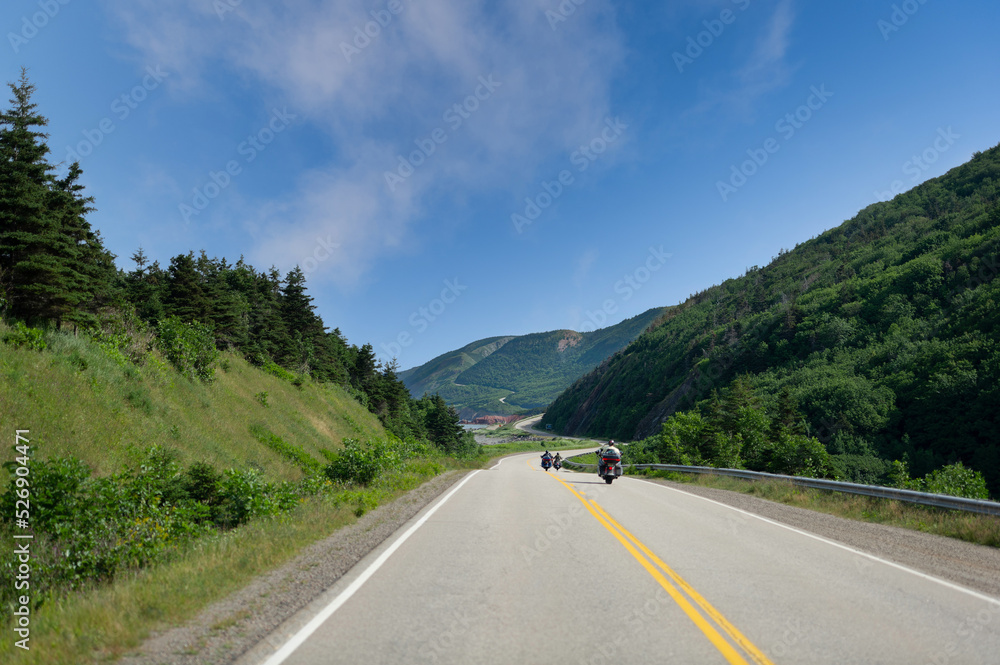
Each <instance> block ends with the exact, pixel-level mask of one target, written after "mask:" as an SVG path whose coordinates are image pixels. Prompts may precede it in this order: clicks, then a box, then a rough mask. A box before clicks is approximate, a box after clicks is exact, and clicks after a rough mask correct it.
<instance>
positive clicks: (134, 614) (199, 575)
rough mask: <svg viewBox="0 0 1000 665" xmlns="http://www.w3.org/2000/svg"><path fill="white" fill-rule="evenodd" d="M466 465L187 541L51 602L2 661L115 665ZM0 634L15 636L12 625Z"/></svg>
mask: <svg viewBox="0 0 1000 665" xmlns="http://www.w3.org/2000/svg"><path fill="white" fill-rule="evenodd" d="M462 466H463V463H460V462H456V461H455V460H450V459H448V458H441V459H433V460H412V461H411V462H410V463H408V464H407V465H406V466H405V467H404V468H403V469H402V470H401V471H398V472H396V473H393V474H389V475H387V476H385V477H384V478H382V479H381V480H380V481H379V482H378V483H376V484H374V485H373V486H372V487H369V488H360V489H350V490H344V491H341V492H337V493H333V494H329V495H322V496H319V497H316V498H313V499H311V500H309V501H306V502H305V503H303V504H301V505H300V506H299V507H298V508H296V509H295V510H294V511H293V512H292V513H290V514H287V515H285V516H282V517H277V518H271V519H264V520H257V521H254V522H251V523H250V524H248V525H246V526H244V527H241V528H239V529H235V530H233V531H228V532H224V533H221V534H217V535H214V536H211V537H208V538H203V539H200V540H198V541H195V542H193V543H190V544H188V545H187V546H186V547H185V548H184V549H183V550H182V551H180V552H179V553H178V554H177V555H176V556H174V557H173V558H172V559H171V560H170V561H168V562H166V563H164V564H162V565H158V566H155V567H152V568H149V569H146V570H143V571H139V572H135V573H133V574H131V575H127V576H122V577H120V578H118V579H116V580H115V581H114V582H112V583H110V584H107V585H101V586H98V587H93V588H91V589H90V590H87V591H83V592H78V593H74V594H71V595H68V596H65V597H63V598H61V599H59V600H56V601H53V602H50V603H48V604H46V605H43V606H42V607H41V608H39V609H37V610H35V611H34V612H33V613H32V616H31V642H30V645H31V649H30V651H22V650H21V649H18V648H16V647H15V646H14V644H13V642H14V640H12V639H4V640H2V641H0V662H17V663H24V664H25V665H28V664H36V663H37V664H39V665H40V664H51V665H77V664H81V665H82V664H86V663H97V662H105V661H107V660H109V659H114V658H117V657H120V656H122V655H124V654H126V653H128V652H129V651H130V650H133V649H135V648H136V647H137V646H138V645H139V644H140V643H141V642H142V640H143V639H145V638H146V637H147V636H148V635H150V634H151V633H152V632H153V631H160V630H164V629H167V628H169V627H171V626H176V625H180V624H182V623H184V622H185V621H188V620H190V619H191V618H192V617H193V616H195V615H197V613H198V612H199V611H201V610H202V609H204V608H205V607H207V606H208V605H210V604H211V603H213V602H215V601H217V600H220V599H222V598H224V597H226V596H227V595H229V594H231V593H233V592H235V591H237V590H238V589H240V588H242V587H244V586H246V585H247V584H248V583H249V582H251V581H252V580H253V579H254V578H255V577H257V576H259V575H261V574H263V573H266V572H268V571H270V570H273V569H275V568H277V567H279V566H280V565H282V564H283V563H285V562H287V561H289V560H290V559H292V558H293V557H294V556H295V555H297V554H298V553H299V552H300V551H301V550H302V549H303V548H304V547H306V546H308V545H310V544H312V543H314V542H316V541H318V540H321V539H323V538H325V537H327V536H329V535H330V534H332V533H334V532H335V531H336V530H337V529H339V528H342V527H344V526H347V525H349V524H352V523H353V522H355V521H356V520H357V518H358V517H359V516H360V515H363V514H364V513H365V512H366V511H368V510H371V509H373V508H375V507H377V506H378V505H380V504H382V503H385V502H387V501H390V500H392V499H394V498H396V497H398V496H400V495H401V494H403V493H405V492H406V491H408V490H411V489H413V488H415V487H417V486H418V485H420V484H421V483H423V482H425V481H427V480H429V479H430V478H432V477H434V476H435V475H438V474H440V473H443V472H445V471H447V470H449V469H452V468H458V467H462ZM5 632H8V633H9V634H13V633H10V632H9V627H7V628H5ZM14 652H17V654H18V655H17V656H16V661H15V656H14V655H13V654H14Z"/></svg>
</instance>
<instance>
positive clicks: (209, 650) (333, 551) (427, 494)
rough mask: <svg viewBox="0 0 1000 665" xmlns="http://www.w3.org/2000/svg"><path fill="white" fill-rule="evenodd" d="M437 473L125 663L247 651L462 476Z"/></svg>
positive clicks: (181, 661) (144, 664)
mask: <svg viewBox="0 0 1000 665" xmlns="http://www.w3.org/2000/svg"><path fill="white" fill-rule="evenodd" d="M464 475H465V472H462V471H451V472H448V473H444V474H441V475H440V476H436V477H435V478H432V479H431V480H429V481H427V482H426V483H424V484H423V485H421V486H420V487H417V488H416V489H414V490H412V491H410V492H407V493H406V494H405V495H403V496H401V497H399V498H398V499H396V500H395V501H393V502H391V503H387V504H385V505H381V506H379V507H378V508H376V509H375V510H372V511H370V512H368V513H366V514H365V515H364V516H362V517H361V519H359V520H358V521H357V522H355V523H354V524H351V525H349V526H347V527H344V528H343V529H339V530H337V531H336V532H334V533H332V534H331V535H330V536H328V537H327V538H325V539H323V540H321V541H319V542H316V543H313V544H312V545H310V546H308V547H306V548H305V549H304V550H303V551H302V552H301V553H299V555H298V556H296V557H295V558H294V559H292V560H291V561H289V562H288V563H286V564H284V565H282V566H281V567H280V568H277V569H275V570H273V571H271V572H270V573H267V574H265V575H262V576H260V577H258V578H257V579H256V580H254V581H253V582H252V583H251V584H249V585H248V586H246V587H244V588H243V589H241V590H240V591H238V592H236V593H234V594H232V595H230V596H229V597H227V598H225V599H223V600H221V601H219V602H217V603H214V604H213V605H211V606H209V607H207V608H206V609H205V610H203V611H202V612H201V613H199V614H198V616H197V617H195V618H193V619H192V620H191V621H189V622H187V623H186V624H185V625H183V626H178V627H175V628H172V629H170V630H167V631H165V632H162V633H160V634H157V635H154V636H152V637H150V638H149V639H147V640H146V641H145V642H144V643H143V644H142V645H141V646H140V647H139V649H137V650H136V652H134V653H132V654H130V655H129V656H127V657H125V658H123V659H121V660H120V661H119V663H122V664H124V665H202V664H207V665H221V664H224V663H232V662H234V661H235V660H236V659H237V658H239V657H240V656H241V655H242V654H244V653H245V652H247V651H248V650H250V649H252V648H253V647H254V646H255V645H256V644H257V643H259V642H260V641H261V640H262V639H264V638H265V637H266V636H267V635H269V634H270V633H271V632H272V631H274V630H275V629H277V628H278V627H279V626H281V625H282V624H283V623H284V622H285V621H287V620H288V619H290V618H291V617H292V616H294V615H295V614H296V613H297V612H299V610H301V609H302V608H304V607H305V606H307V605H308V604H309V603H310V602H312V601H313V600H314V599H316V598H317V597H319V596H320V595H321V594H322V593H323V592H324V591H325V590H326V589H327V588H329V587H330V586H331V585H332V584H333V583H334V582H336V581H337V580H338V579H340V578H341V577H342V576H343V575H344V574H345V573H347V572H348V571H349V570H350V569H351V568H352V567H353V566H354V565H355V564H356V563H357V562H358V561H360V560H361V559H362V558H363V557H364V556H365V555H367V554H368V553H369V552H371V551H372V550H373V549H375V548H376V547H378V546H379V545H380V544H381V543H382V542H384V541H385V540H386V539H387V538H389V537H390V536H391V535H392V534H393V533H395V532H396V531H397V530H398V529H399V528H400V527H401V526H403V525H404V524H406V522H408V521H409V520H410V519H412V518H413V516H414V515H416V514H417V513H418V512H420V511H421V510H422V509H423V508H424V507H426V506H427V505H428V504H430V503H431V502H432V501H434V499H436V498H437V497H439V496H440V495H441V494H443V493H444V492H445V491H446V490H447V489H448V488H450V487H451V486H453V485H454V484H455V483H456V482H458V481H459V480H461V478H462V477H463V476H464Z"/></svg>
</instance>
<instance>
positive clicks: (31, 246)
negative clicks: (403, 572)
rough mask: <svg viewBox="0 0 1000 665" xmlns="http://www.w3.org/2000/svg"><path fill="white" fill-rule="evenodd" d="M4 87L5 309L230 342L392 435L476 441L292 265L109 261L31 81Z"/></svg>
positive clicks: (0, 137) (1, 288) (45, 320)
mask: <svg viewBox="0 0 1000 665" xmlns="http://www.w3.org/2000/svg"><path fill="white" fill-rule="evenodd" d="M8 87H9V88H10V90H11V92H12V97H11V99H10V106H9V108H7V109H5V110H4V111H3V112H2V113H0V311H2V312H3V316H4V318H5V319H7V320H10V321H17V322H20V323H21V324H22V325H24V326H37V327H40V328H48V329H56V330H61V329H72V330H74V331H77V332H80V331H82V332H84V333H88V334H97V335H100V334H101V333H102V332H103V333H104V334H105V335H107V334H108V331H109V329H113V330H118V331H121V330H125V331H133V332H134V331H136V330H138V329H142V330H149V331H154V333H153V334H154V335H158V336H159V338H160V341H161V342H163V341H164V340H165V338H167V337H169V338H170V340H168V341H170V343H173V341H175V340H176V341H177V345H178V348H183V349H185V350H187V351H190V354H189V355H198V356H199V357H200V358H202V361H203V362H204V363H206V364H209V365H210V364H211V362H212V360H213V359H214V357H215V355H214V354H213V353H209V352H208V351H207V350H205V349H198V348H194V349H189V348H187V347H190V346H192V345H193V346H195V347H196V346H197V345H199V344H207V345H210V346H211V347H213V350H215V349H217V350H232V351H235V352H237V353H240V354H242V355H243V356H245V357H246V358H247V359H248V360H249V361H250V362H252V363H254V364H256V365H258V366H260V367H263V368H271V369H272V370H273V368H281V369H282V370H284V373H285V374H290V375H293V378H294V380H298V381H302V380H305V379H309V380H313V381H318V382H325V383H332V384H336V385H339V386H342V387H344V388H345V389H347V390H348V391H349V392H350V393H351V394H352V395H353V396H354V397H355V398H356V399H358V400H359V401H360V402H361V403H362V404H364V405H365V406H366V407H367V408H368V409H369V410H370V411H371V412H372V413H374V414H376V415H377V416H378V417H379V419H380V420H381V422H382V423H383V425H384V426H385V427H386V428H387V429H388V430H389V431H390V432H392V433H393V434H395V435H397V436H398V437H400V438H401V439H411V440H429V441H431V442H433V443H435V444H437V445H438V446H439V447H441V448H443V449H445V450H446V451H449V452H454V453H463V452H469V451H470V450H472V448H474V444H473V442H472V441H471V437H470V436H468V435H466V434H465V433H464V432H463V431H462V428H461V427H460V426H459V425H458V416H457V414H456V413H455V411H454V409H452V408H450V407H449V406H448V405H447V404H446V403H445V401H444V400H443V399H442V398H441V397H440V396H438V395H434V396H430V395H425V396H424V397H422V398H420V399H416V400H415V399H413V398H412V397H411V396H410V394H409V392H408V391H407V389H406V387H405V386H404V385H403V383H402V381H400V380H399V379H398V377H397V374H396V373H397V370H398V366H397V365H396V363H395V361H394V360H393V361H390V362H388V363H382V362H380V361H379V360H378V359H377V358H376V356H375V353H374V350H373V347H372V345H371V344H363V345H361V346H360V347H359V346H357V345H355V344H350V343H348V341H347V339H346V338H345V337H344V335H343V334H342V333H341V331H340V330H339V328H334V329H333V330H330V328H329V326H327V325H326V324H325V323H324V321H323V319H322V318H321V317H320V316H319V315H318V314H317V313H316V311H315V310H316V308H315V306H314V305H313V304H312V303H313V298H312V296H311V295H310V294H309V293H308V289H307V286H306V276H305V274H304V273H303V271H302V270H301V269H300V268H299V267H297V266H296V267H295V268H293V269H291V270H289V271H288V272H287V273H285V274H281V273H280V272H279V271H278V270H277V269H276V268H274V267H272V268H270V269H268V270H260V269H258V268H255V267H254V266H252V265H250V264H249V263H247V262H246V261H245V260H244V259H243V258H242V257H241V258H240V259H239V260H238V261H236V262H235V263H230V262H229V261H227V260H226V259H225V258H221V259H220V258H210V257H208V256H207V255H206V254H205V252H204V251H201V252H200V253H198V254H196V253H195V252H193V251H191V252H188V253H186V254H179V255H177V256H175V257H173V258H171V259H170V261H169V265H167V266H161V265H160V264H159V262H158V261H155V260H153V261H151V260H150V258H149V257H148V256H147V255H146V253H145V251H144V250H143V249H142V248H141V247H140V248H139V249H138V250H137V251H136V252H135V253H134V254H133V255H132V257H131V259H132V262H133V264H134V267H133V268H132V270H129V271H125V270H123V269H121V268H119V267H117V266H116V264H115V259H116V257H115V256H114V255H113V254H112V253H111V252H109V251H108V250H107V248H105V247H104V243H103V240H102V238H101V236H100V233H99V232H98V231H97V230H96V229H94V228H93V227H92V226H91V224H90V223H89V222H88V221H87V215H88V213H90V212H92V211H93V210H94V207H93V205H94V199H93V197H90V196H87V195H86V194H85V192H84V187H83V185H82V184H81V176H82V174H83V171H82V169H81V168H80V164H79V163H78V162H74V163H72V164H70V165H69V166H68V168H67V172H66V173H65V175H60V174H59V172H58V169H57V166H56V165H54V164H52V163H51V162H50V161H49V153H50V151H49V148H48V145H47V144H46V139H47V138H48V134H46V133H45V132H44V128H45V127H46V126H47V124H48V120H47V118H45V116H43V115H42V114H40V113H39V111H38V107H37V104H35V103H34V102H32V95H33V93H34V92H35V86H34V85H33V84H32V83H31V82H30V80H29V79H28V76H27V73H26V71H25V70H22V72H21V77H20V79H19V80H18V81H17V82H16V83H9V84H8ZM133 336H134V335H133ZM168 346H169V344H168ZM199 354H200V355H199ZM181 355H183V354H182V353H178V357H179V356H181ZM168 358H170V359H171V360H172V361H173V358H172V357H171V356H170V354H169V353H168ZM195 362H196V363H197V362H198V361H195ZM175 364H178V363H175ZM197 369H198V370H199V371H195V372H193V374H192V376H195V377H200V378H202V379H210V378H211V372H210V371H207V370H208V368H206V367H204V366H202V367H199V368H197ZM202 370H204V371H202Z"/></svg>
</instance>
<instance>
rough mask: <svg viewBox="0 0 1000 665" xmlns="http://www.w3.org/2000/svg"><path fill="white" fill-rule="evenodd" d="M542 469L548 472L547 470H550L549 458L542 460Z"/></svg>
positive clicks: (550, 460) (550, 462) (550, 459)
mask: <svg viewBox="0 0 1000 665" xmlns="http://www.w3.org/2000/svg"><path fill="white" fill-rule="evenodd" d="M542 468H543V469H545V470H546V471H548V470H549V469H551V468H552V458H551V457H543V458H542Z"/></svg>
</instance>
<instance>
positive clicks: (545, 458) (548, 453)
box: [542, 450, 552, 466]
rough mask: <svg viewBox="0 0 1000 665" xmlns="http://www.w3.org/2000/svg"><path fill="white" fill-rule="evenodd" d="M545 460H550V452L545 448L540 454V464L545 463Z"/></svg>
mask: <svg viewBox="0 0 1000 665" xmlns="http://www.w3.org/2000/svg"><path fill="white" fill-rule="evenodd" d="M546 460H548V461H549V462H551V461H552V453H550V452H549V451H547V450H546V451H545V452H544V453H543V454H542V465H543V466H544V465H545V462H546Z"/></svg>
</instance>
